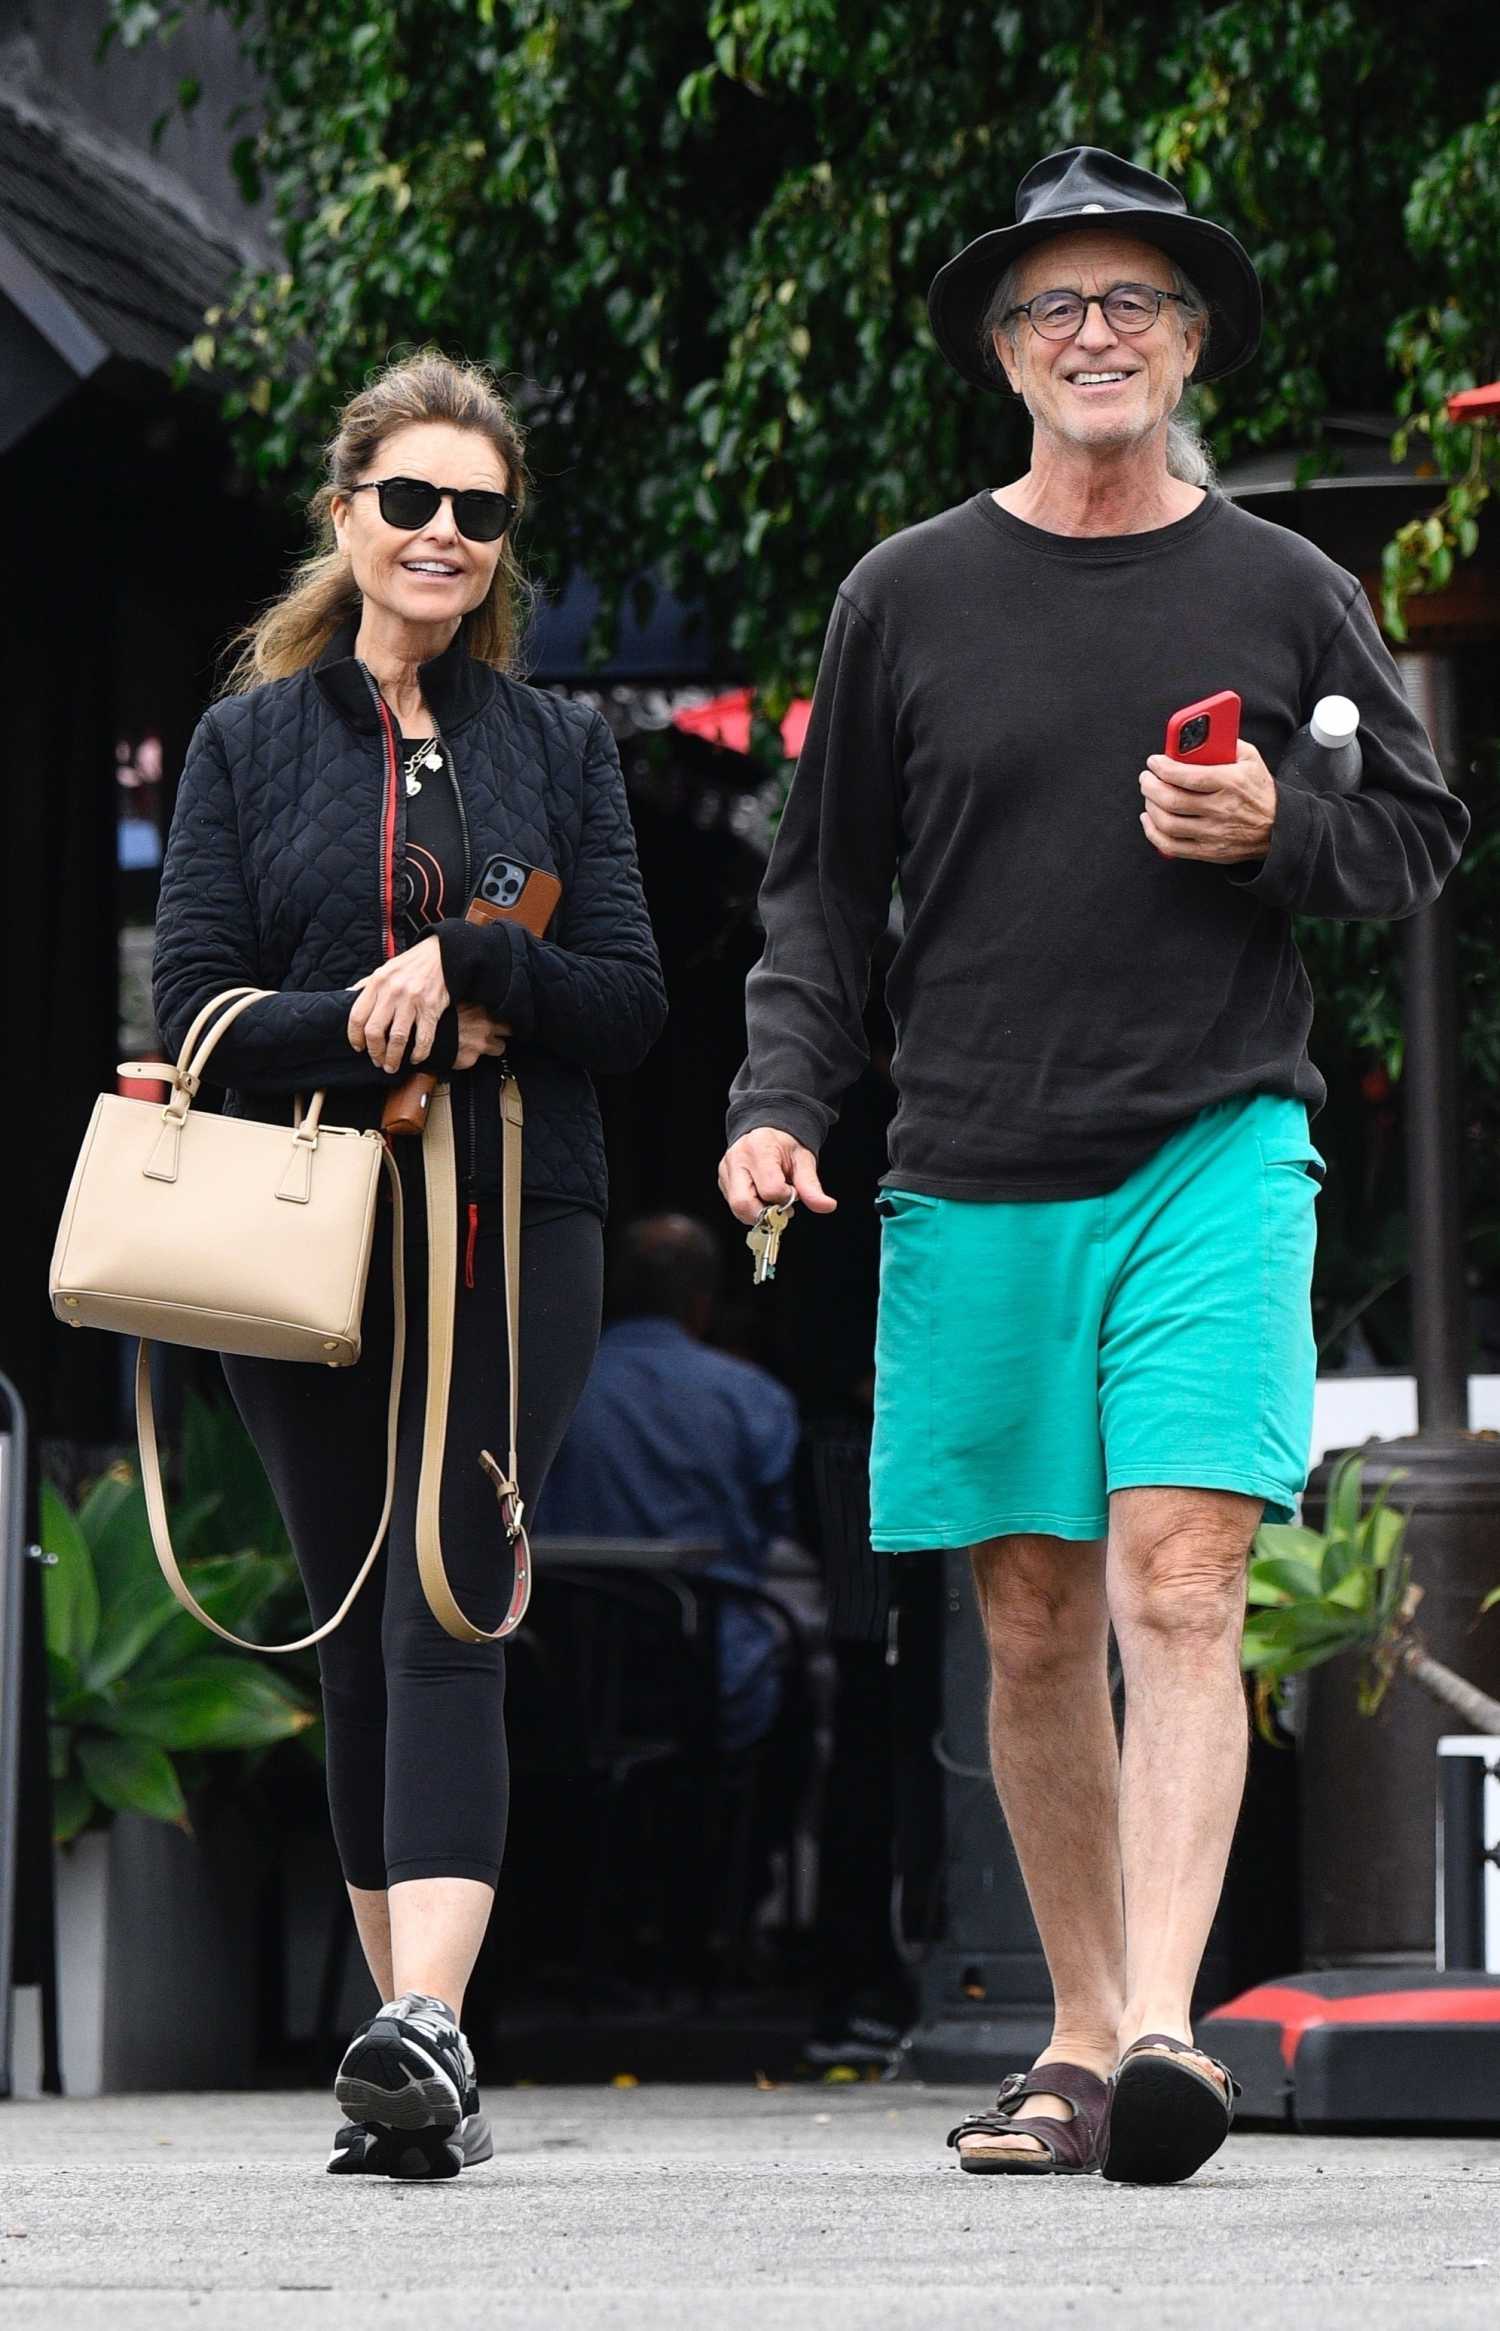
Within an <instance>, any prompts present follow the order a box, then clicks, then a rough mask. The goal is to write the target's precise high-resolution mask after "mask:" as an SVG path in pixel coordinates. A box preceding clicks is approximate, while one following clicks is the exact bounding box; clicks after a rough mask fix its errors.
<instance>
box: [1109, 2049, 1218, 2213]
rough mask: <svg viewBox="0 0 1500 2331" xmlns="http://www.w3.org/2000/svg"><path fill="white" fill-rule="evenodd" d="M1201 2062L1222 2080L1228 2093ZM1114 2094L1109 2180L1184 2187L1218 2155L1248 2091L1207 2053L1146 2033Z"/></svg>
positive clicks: (1127, 2056) (1118, 2076)
mask: <svg viewBox="0 0 1500 2331" xmlns="http://www.w3.org/2000/svg"><path fill="white" fill-rule="evenodd" d="M1163 2051H1165V2053H1163ZM1195 2056H1196V2057H1197V2058H1198V2060H1199V2064H1212V2066H1213V2068H1214V2070H1215V2071H1216V2072H1219V2073H1222V2075H1223V2085H1222V2086H1221V2085H1220V2083H1219V2082H1218V2081H1217V2080H1214V2079H1211V2078H1210V2076H1209V2075H1208V2073H1206V2072H1204V2071H1201V2070H1200V2069H1198V2067H1197V2066H1196V2065H1194V2063H1193V2062H1192V2058H1193V2057H1195ZM1184 2057H1186V2058H1187V2059H1188V2061H1187V2062H1184V2061H1183V2058H1184ZM1110 2090H1111V2093H1110V2106H1109V2118H1108V2122H1107V2125H1106V2131H1105V2139H1104V2158H1103V2161H1102V2162H1101V2164H1100V2166H1101V2168H1102V2170H1103V2173H1104V2175H1105V2176H1106V2177H1107V2178H1108V2179H1109V2180H1110V2182H1111V2184H1113V2185H1176V2184H1178V2183H1180V2181H1181V2180H1182V2179H1183V2178H1184V2177H1191V2176H1192V2174H1193V2172H1194V2170H1195V2169H1201V2168H1202V2167H1203V2164H1204V2162H1205V2161H1207V2160H1209V2159H1211V2158H1212V2156H1213V2155H1214V2154H1215V2153H1217V2152H1218V2150H1219V2147H1220V2146H1221V2145H1222V2144H1223V2142H1224V2139H1225V2138H1226V2137H1227V2136H1228V2134H1229V2131H1230V2129H1231V2127H1232V2126H1233V2122H1234V2100H1235V2098H1236V2097H1237V2096H1238V2095H1239V2093H1240V2084H1239V2082H1238V2081H1237V2080H1236V2079H1235V2077H1234V2074H1233V2073H1232V2072H1231V2071H1230V2069H1229V2066H1228V2065H1227V2064H1221V2063H1220V2062H1219V2059H1218V2057H1217V2056H1210V2055H1209V2053H1208V2051H1207V2049H1206V2048H1196V2047H1193V2046H1192V2045H1191V2043H1190V2042H1188V2041H1186V2040H1175V2039H1173V2038H1172V2036H1171V2034H1170V2033H1168V2032H1144V2033H1143V2034H1142V2035H1141V2037H1140V2038H1139V2039H1138V2040H1136V2041H1134V2042H1133V2043H1132V2045H1131V2046H1130V2047H1128V2048H1127V2049H1126V2050H1125V2053H1124V2055H1123V2056H1122V2057H1121V2058H1120V2062H1119V2065H1118V2067H1117V2069H1116V2072H1115V2076H1114V2079H1113V2081H1112V2082H1111V2083H1110Z"/></svg>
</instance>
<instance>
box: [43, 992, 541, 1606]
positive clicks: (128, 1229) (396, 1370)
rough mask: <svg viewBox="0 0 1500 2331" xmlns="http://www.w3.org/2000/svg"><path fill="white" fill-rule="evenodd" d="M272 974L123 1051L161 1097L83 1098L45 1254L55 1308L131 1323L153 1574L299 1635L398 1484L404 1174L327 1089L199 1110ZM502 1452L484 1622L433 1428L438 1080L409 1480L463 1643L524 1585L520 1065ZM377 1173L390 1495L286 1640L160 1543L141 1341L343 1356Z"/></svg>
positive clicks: (440, 1152)
mask: <svg viewBox="0 0 1500 2331" xmlns="http://www.w3.org/2000/svg"><path fill="white" fill-rule="evenodd" d="M269 992H270V991H269V990H268V989H265V988H255V987H238V988H226V989H225V990H224V992H223V994H222V995H218V996H215V997H214V998H213V999H212V1000H211V1002H209V1003H207V1004H205V1005H204V1007H203V1009H202V1011H201V1012H200V1013H199V1014H198V1016H197V1018H196V1019H195V1020H194V1022H193V1024H192V1026H191V1028H189V1030H188V1032H187V1035H186V1036H185V1038H184V1039H183V1044H182V1050H181V1052H180V1054H179V1055H178V1059H177V1064H176V1066H175V1068H171V1069H168V1068H166V1067H165V1065H164V1064H163V1063H162V1062H161V1061H125V1062H123V1063H122V1064H121V1070H120V1073H121V1075H122V1076H126V1077H137V1078H154V1079H162V1078H165V1079H166V1080H167V1081H168V1082H169V1083H170V1085H171V1088H172V1091H171V1097H170V1099H169V1100H168V1101H167V1102H166V1104H165V1106H162V1105H161V1104H160V1103H158V1102H155V1101H145V1100H134V1099H130V1098H126V1097H122V1096H120V1095H118V1094H115V1093H101V1095H100V1096H99V1099H98V1100H97V1101H96V1102H95V1104H94V1113H93V1116H92V1117H91V1118H90V1120H89V1127H88V1131H87V1133H86V1134H85V1135H84V1140H83V1147H82V1149H81V1150H80V1151H79V1155H78V1163H77V1165H76V1166H75V1167H74V1169H73V1180H72V1184H71V1186H70V1188H69V1190H68V1199H67V1204H66V1205H65V1206H64V1208H63V1215H62V1221H61V1223H60V1224H59V1226H58V1232H57V1243H56V1246H55V1247H54V1249H53V1254H52V1272H51V1278H50V1282H49V1292H50V1295H51V1298H52V1308H53V1310H54V1311H55V1312H56V1314H57V1316H58V1318H59V1319H62V1320H66V1321H67V1323H68V1324H69V1326H71V1327H105V1328H111V1329H113V1330H114V1331H115V1332H116V1333H117V1334H122V1335H133V1336H138V1337H139V1338H140V1339H141V1341H140V1347H139V1350H138V1352H137V1355H136V1370H135V1411H136V1431H137V1437H138V1439H139V1443H140V1454H141V1480H142V1483H143V1485H144V1488H145V1493H146V1508H147V1512H148V1514H149V1517H150V1522H151V1536H152V1541H153V1543H154V1545H155V1547H156V1556H157V1560H158V1561H159V1562H160V1564H161V1567H162V1573H163V1575H164V1577H165V1579H166V1581H167V1584H168V1586H169V1587H170V1588H171V1590H172V1592H173V1594H174V1595H175V1596H176V1597H177V1600H178V1601H179V1602H180V1603H181V1604H182V1606H183V1608H184V1609H185V1610H189V1611H191V1612H192V1613H193V1615H194V1617H195V1618H198V1619H201V1620H202V1622H203V1624H204V1626H205V1627H210V1628H212V1630H213V1632H214V1633H215V1634H216V1635H220V1636H222V1637H223V1639H224V1641H225V1642H226V1643H234V1644H237V1645H238V1646H239V1647H240V1648H241V1649H242V1650H250V1651H271V1652H284V1651H301V1650H304V1649H306V1647H307V1646H308V1645H309V1644H312V1643H318V1642H321V1640H322V1638H323V1637H324V1636H325V1635H328V1634H331V1633H332V1631H333V1629H334V1628H335V1627H336V1626H337V1625H338V1624H339V1622H340V1620H341V1619H343V1618H344V1617H345V1615H346V1614H347V1612H348V1611H349V1609H350V1607H351V1605H352V1604H353V1601H354V1598H355V1596H356V1595H357V1594H358V1592H359V1590H360V1588H361V1587H362V1586H363V1584H364V1582H365V1580H366V1578H368V1576H369V1574H370V1571H371V1569H372V1567H373V1565H374V1562H375V1558H376V1556H377V1555H378V1554H379V1552H380V1548H381V1546H382V1544H383V1543H384V1540H385V1534H386V1529H387V1526H388V1524H389V1522H390V1517H391V1505H392V1501H393V1499H394V1495H395V1487H396V1445H397V1421H398V1418H399V1415H400V1408H401V1378H402V1366H403V1361H404V1358H405V1343H406V1297H405V1280H404V1273H403V1268H402V1234H403V1214H404V1209H403V1204H402V1192H401V1176H400V1174H399V1173H398V1171H397V1169H396V1163H395V1159H394V1158H393V1157H392V1155H391V1153H390V1150H389V1148H388V1147H387V1145H386V1143H385V1141H384V1140H383V1139H382V1137H381V1135H380V1134H379V1133H376V1132H365V1131H360V1130H358V1129H357V1128H355V1127H353V1126H347V1125H326V1124H325V1123H324V1122H323V1101H324V1095H323V1094H322V1093H321V1092H319V1093H315V1094H314V1095H313V1097H312V1101H311V1104H310V1105H309V1107H308V1108H307V1109H306V1111H305V1112H304V1111H303V1110H302V1108H301V1106H300V1104H299V1106H298V1109H297V1113H296V1119H295V1122H294V1123H293V1124H292V1125H291V1126H284V1125H265V1124H260V1123H257V1122H254V1121H252V1120H250V1119H246V1118H239V1117H214V1116H208V1115H205V1114H204V1113H203V1112H202V1111H198V1112H196V1113H195V1112H194V1110H193V1102H194V1100H195V1099H196V1098H197V1095H198V1090H199V1087H200V1085H201V1082H202V1079H203V1073H204V1070H205V1069H206V1067H207V1065H208V1062H209V1060H210V1058H211V1057H212V1054H213V1051H214V1047H215V1046H216V1045H217V1043H218V1042H219V1039H220V1038H221V1037H222V1036H223V1034H224V1033H225V1031H226V1029H228V1028H229V1027H231V1026H232V1025H233V1023H234V1021H235V1020H237V1019H238V1018H239V1016H240V1014H241V1012H243V1011H247V1010H248V1009H249V1007H250V1005H251V1004H253V1003H254V1002H255V1001H256V1000H257V998H259V997H260V996H263V995H266V994H268V993H269ZM500 1109H501V1117H502V1145H503V1165H504V1192H505V1197H504V1219H503V1230H504V1249H505V1314H506V1338H507V1345H508V1350H509V1359H510V1418H509V1423H510V1452H509V1455H510V1465H509V1470H508V1471H507V1472H502V1471H501V1469H500V1467H499V1465H498V1463H497V1462H496V1460H495V1458H494V1457H493V1456H492V1455H491V1454H490V1452H489V1450H488V1449H482V1450H480V1451H479V1453H478V1462H479V1463H480V1464H481V1465H482V1466H483V1467H484V1469H485V1471H486V1472H487V1473H488V1475H489V1476H490V1479H491V1480H492V1481H493V1483H494V1485H495V1492H496V1495H497V1497H498V1498H499V1501H500V1511H501V1517H502V1521H503V1524H504V1529H505V1534H506V1538H507V1541H508V1543H509V1548H510V1552H511V1556H512V1559H513V1562H514V1581H513V1586H512V1591H511V1599H510V1607H509V1609H508V1610H507V1612H506V1614H505V1617H504V1619H503V1620H502V1621H501V1623H500V1625H499V1626H498V1627H494V1628H483V1627H476V1626H475V1625H474V1624H473V1622H472V1621H471V1620H470V1619H468V1618H466V1617H465V1615H464V1613H463V1612H462V1610H460V1608H459V1606H458V1604H457V1602H456V1601H455V1600H454V1596H453V1592H452V1589H451V1587H450V1586H449V1583H448V1574H447V1571H446V1569H445V1567H444V1564H443V1552H442V1542H441V1538H440V1535H439V1530H438V1510H439V1503H440V1495H441V1489H442V1469H443V1445H444V1440H445V1437H446V1432H447V1423H448V1395H449V1387H450V1383H451V1380H452V1373H453V1303H454V1280H455V1277H456V1271H457V1256H458V1181H457V1163H456V1157H455V1152H454V1146H453V1118H452V1111H451V1107H450V1102H449V1094H448V1088H447V1086H446V1085H442V1086H440V1087H439V1088H438V1091H437V1093H436V1094H435V1096H434V1098H433V1100H432V1103H431V1105H430V1106H429V1108H428V1111H427V1121H426V1129H425V1131H424V1133H423V1135H422V1166H423V1177H424V1182H425V1188H426V1197H427V1256H428V1266H427V1267H428V1306H427V1393H426V1406H425V1412H424V1417H423V1435H422V1469H421V1476H420V1480H419V1484H418V1490H417V1567H418V1570H419V1572H420V1575H421V1579H422V1587H423V1591H424V1593H425V1594H426V1597H427V1601H428V1604H429V1606H430V1608H431V1610H432V1612H433V1615H434V1617H435V1618H436V1619H437V1620H438V1622H439V1624H440V1625H441V1626H442V1627H443V1628H444V1629H445V1630H446V1632H447V1633H448V1634H450V1635H452V1636H454V1637H456V1638H457V1640H458V1641H459V1642H462V1643H483V1642H497V1641H499V1640H501V1639H502V1638H503V1637H505V1636H506V1635H509V1634H512V1633H513V1632H514V1630H515V1629H516V1628H517V1627H518V1626H519V1625H520V1623H521V1620H522V1618H523V1617H524V1615H525V1611H526V1605H527V1602H528V1601H529V1599H530V1595H531V1556H530V1549H529V1547H528V1544H527V1539H526V1531H525V1527H524V1514H525V1508H524V1504H523V1502H522V1498H521V1494H520V1490H519V1487H518V1485H517V1480H516V1432H517V1419H518V1415H519V1398H520V1396H519V1371H520V1353H519V1340H520V1334H519V1331H520V1240H521V1154H522V1127H523V1113H522V1108H521V1096H520V1092H519V1090H518V1089H517V1086H516V1082H515V1078H514V1077H513V1076H507V1078H506V1080H505V1082H504V1083H503V1084H502V1086H501V1096H500ZM382 1175H383V1176H384V1177H385V1181H386V1186H387V1188H388V1189H389V1191H390V1195H391V1269H392V1276H393V1282H394V1296H395V1328H394V1341H393V1349H392V1356H391V1388H390V1399H389V1403H388V1407H387V1415H386V1473H385V1502H384V1504H383V1506H382V1508H381V1514H380V1520H379V1522H378V1524H377V1526H376V1530H375V1536H374V1538H373V1540H372V1541H371V1544H370V1549H369V1552H368V1553H367V1554H366V1555H365V1557H364V1560H363V1562H362V1564H361V1565H360V1568H359V1570H358V1572H357V1573H356V1575H355V1577H354V1579H353V1581H352V1583H351V1585H350V1587H349V1591H348V1593H347V1594H346V1595H345V1597H344V1599H343V1601H342V1602H341V1603H340V1605H339V1607H338V1609H337V1610H336V1611H335V1612H334V1614H333V1616H332V1617H331V1618H330V1619H325V1621H324V1622H323V1624H322V1626H321V1627H317V1628H315V1629H314V1630H313V1632H312V1633H311V1634H309V1635H299V1636H298V1637H297V1639H296V1641H295V1642H293V1643H247V1642H246V1641H245V1639H244V1637H242V1636H239V1635H234V1634H231V1633H230V1631H229V1629H228V1628H227V1627H221V1626H220V1625H219V1623H218V1621H217V1620H216V1619H211V1618H210V1617H209V1615H208V1613H207V1612H206V1611H205V1610H204V1609H203V1608H202V1607H201V1605H200V1604H199V1603H198V1602H197V1601H196V1600H195V1598H194V1596H193V1594H192V1592H191V1590H190V1589H189V1587H188V1585H187V1582H186V1580H185V1579H184V1577H183V1575H182V1572H181V1570H180V1568H179V1567H178V1563H177V1557H176V1555H175V1553H174V1552H173V1550H172V1539H171V1532H170V1530H169V1528H168V1524H167V1509H166V1501H165V1498H164V1496H163V1493H162V1480H161V1464H160V1459H159V1457H158V1453H157V1445H156V1419H155V1416H154V1413H153V1410H152V1404H151V1365H150V1363H151V1342H152V1341H156V1342H159V1343H177V1344H192V1345H196V1346H198V1347H199V1348H200V1349H202V1348H206V1349H210V1350H214V1351H221V1352H240V1353H245V1354H247V1355H250V1356H252V1357H254V1358H258V1359H273V1360H304V1361H314V1362H321V1363H322V1364H323V1365H325V1366H327V1367H330V1368H346V1367H350V1366H352V1365H353V1363H354V1362H355V1361H356V1360H357V1359H358V1358H359V1354H360V1320H361V1315H362V1312H363V1309H364V1298H365V1282H366V1279H367V1277H368V1275H369V1267H370V1252H371V1247H372V1244H373V1241H374V1235H375V1219H376V1204H377V1200H378V1197H379V1192H380V1183H381V1177H382Z"/></svg>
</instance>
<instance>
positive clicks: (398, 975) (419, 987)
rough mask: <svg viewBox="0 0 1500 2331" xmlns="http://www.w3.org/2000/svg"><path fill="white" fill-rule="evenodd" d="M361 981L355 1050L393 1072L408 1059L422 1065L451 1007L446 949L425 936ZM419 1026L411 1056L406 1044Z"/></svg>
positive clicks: (353, 1022)
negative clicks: (444, 1015)
mask: <svg viewBox="0 0 1500 2331" xmlns="http://www.w3.org/2000/svg"><path fill="white" fill-rule="evenodd" d="M355 984H356V986H357V987H358V990H359V994H358V997H357V998H356V1001H355V1005H354V1009H353V1011H352V1012H351V1013H350V1014H349V1028H348V1035H349V1041H350V1043H351V1044H352V1045H353V1047H354V1049H355V1051H356V1052H364V1053H367V1054H368V1055H369V1058H370V1063H371V1065H372V1067H374V1068H379V1069H384V1070H385V1071H386V1072H387V1073H389V1072H390V1071H392V1070H394V1069H398V1068H400V1067H401V1066H402V1064H403V1062H404V1063H405V1065H406V1066H407V1067H409V1068H418V1067H420V1065H421V1063H422V1062H423V1061H424V1060H425V1059H426V1058H427V1055H428V1053H429V1052H430V1051H431V1050H432V1044H433V1038H434V1037H435V1036H436V1034H437V1024H438V1021H439V1020H440V1019H441V1017H442V1015H443V1013H444V1012H445V1011H446V1010H447V1009H448V983H447V981H446V980H445V979H444V977H443V951H442V948H441V947H440V946H439V945H438V942H437V940H436V939H435V938H429V939H420V940H419V941H418V942H417V944H416V946H415V947H408V948H407V949H406V950H405V952H404V953H403V954H400V955H393V956H392V957H391V959H390V961H389V962H388V963H382V964H381V965H380V967H379V969H378V970H377V971H372V972H369V973H368V974H367V975H366V977H365V978H363V979H361V980H358V981H356V983H355ZM413 1030H415V1031H416V1042H415V1043H414V1044H413V1045H412V1052H411V1059H410V1060H409V1061H407V1059H406V1047H407V1044H408V1042H409V1041H410V1039H411V1036H412V1032H413Z"/></svg>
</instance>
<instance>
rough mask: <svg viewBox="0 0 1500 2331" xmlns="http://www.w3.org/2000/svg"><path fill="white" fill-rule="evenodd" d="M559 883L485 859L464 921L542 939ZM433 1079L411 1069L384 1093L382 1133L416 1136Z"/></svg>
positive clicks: (535, 870)
mask: <svg viewBox="0 0 1500 2331" xmlns="http://www.w3.org/2000/svg"><path fill="white" fill-rule="evenodd" d="M561 897H562V884H561V883H560V882H559V881H558V879H557V876H556V875H555V874H548V873H547V872H546V870H545V869H544V868H543V867H540V866H528V865H526V864H525V862H524V860H522V859H520V858H507V857H504V856H496V857H493V858H488V859H486V861H485V864H484V867H483V869H482V870H481V873H480V876H479V882H478V886H477V888H476V889H475V892H474V896H473V897H472V898H471V899H470V901H469V906H468V912H467V913H466V914H465V916H464V921H465V922H466V923H519V924H520V925H521V927H522V929H523V930H527V931H530V932H531V934H532V936H533V938H537V939H540V938H543V937H544V936H545V935H546V930H547V925H548V924H549V923H550V922H551V920H552V917H553V915H554V914H555V913H556V911H557V902H558V900H559V899H560V898H561ZM437 1087H438V1080H437V1078H436V1077H435V1076H429V1075H428V1073H427V1071H426V1070H425V1069H421V1068H418V1069H413V1071H412V1073H411V1075H410V1076H407V1077H403V1078H402V1080H401V1082H400V1084H399V1085H396V1086H394V1087H393V1089H392V1090H391V1091H390V1092H389V1093H388V1094H387V1095H386V1101H385V1107H384V1108H383V1109H382V1111H381V1113H380V1130H381V1132H382V1133H420V1132H421V1130H422V1127H423V1125H424V1124H425V1123H426V1121H427V1104H428V1102H429V1101H430V1100H431V1099H432V1096H433V1094H434V1093H435V1092H436V1091H437Z"/></svg>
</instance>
